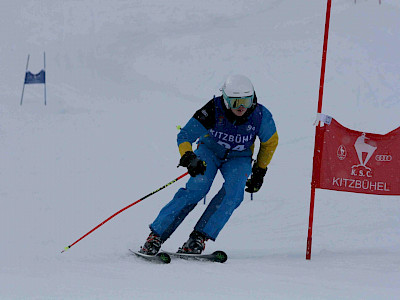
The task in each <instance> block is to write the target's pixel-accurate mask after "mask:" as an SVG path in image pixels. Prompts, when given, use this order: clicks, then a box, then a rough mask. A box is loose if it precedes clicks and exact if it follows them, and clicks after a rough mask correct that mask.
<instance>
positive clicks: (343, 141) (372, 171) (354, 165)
mask: <svg viewBox="0 0 400 300" xmlns="http://www.w3.org/2000/svg"><path fill="white" fill-rule="evenodd" d="M328 123H329V122H328ZM317 132H318V135H317V137H318V141H317V143H316V147H317V148H318V151H317V153H318V155H317V156H316V157H315V158H314V174H313V183H314V184H315V187H316V188H321V189H327V190H336V191H346V192H353V193H364V194H376V195H400V127H399V128H397V129H395V130H393V131H391V132H389V133H387V134H385V135H381V134H374V133H366V132H360V131H355V130H351V129H348V128H346V127H344V126H342V125H341V124H339V123H338V122H337V121H336V120H335V119H332V120H331V122H330V124H324V126H323V127H318V128H317Z"/></svg>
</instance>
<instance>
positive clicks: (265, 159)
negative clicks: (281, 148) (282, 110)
mask: <svg viewBox="0 0 400 300" xmlns="http://www.w3.org/2000/svg"><path fill="white" fill-rule="evenodd" d="M262 109H263V118H262V121H261V127H260V132H259V134H258V136H259V138H260V142H261V145H260V150H259V151H258V154H257V166H258V167H260V168H262V169H265V168H266V167H267V166H268V164H269V163H270V162H271V159H272V156H273V155H274V152H275V150H276V147H277V146H278V140H279V137H278V133H277V131H276V127H275V122H274V120H273V118H272V115H271V113H270V112H269V111H268V110H267V109H266V108H265V107H263V108H262Z"/></svg>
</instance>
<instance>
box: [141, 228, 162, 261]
mask: <svg viewBox="0 0 400 300" xmlns="http://www.w3.org/2000/svg"><path fill="white" fill-rule="evenodd" d="M162 243H163V241H162V240H161V238H160V237H159V236H158V235H157V234H155V233H153V232H151V233H150V235H149V236H148V238H147V240H146V242H145V243H144V245H143V246H142V247H140V250H139V252H140V253H143V254H147V255H156V254H157V253H158V251H160V249H161V244H162Z"/></svg>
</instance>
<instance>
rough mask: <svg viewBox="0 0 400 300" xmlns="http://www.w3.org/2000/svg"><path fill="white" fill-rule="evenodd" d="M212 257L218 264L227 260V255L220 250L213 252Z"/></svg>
mask: <svg viewBox="0 0 400 300" xmlns="http://www.w3.org/2000/svg"><path fill="white" fill-rule="evenodd" d="M213 255H214V257H215V261H216V262H219V263H224V262H226V261H227V260H228V255H227V254H226V253H225V252H224V251H221V250H218V251H215V252H213Z"/></svg>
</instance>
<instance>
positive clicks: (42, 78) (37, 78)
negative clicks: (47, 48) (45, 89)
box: [25, 70, 46, 84]
mask: <svg viewBox="0 0 400 300" xmlns="http://www.w3.org/2000/svg"><path fill="white" fill-rule="evenodd" d="M34 83H46V73H45V71H44V70H41V71H40V72H39V73H37V74H32V73H31V72H29V71H27V72H26V73H25V84H34Z"/></svg>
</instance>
